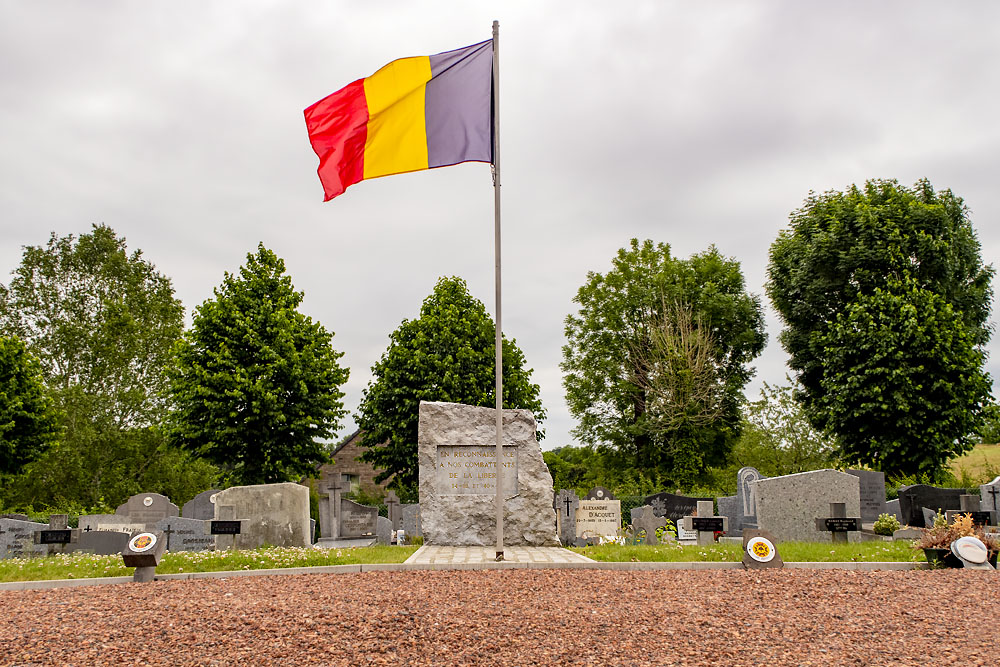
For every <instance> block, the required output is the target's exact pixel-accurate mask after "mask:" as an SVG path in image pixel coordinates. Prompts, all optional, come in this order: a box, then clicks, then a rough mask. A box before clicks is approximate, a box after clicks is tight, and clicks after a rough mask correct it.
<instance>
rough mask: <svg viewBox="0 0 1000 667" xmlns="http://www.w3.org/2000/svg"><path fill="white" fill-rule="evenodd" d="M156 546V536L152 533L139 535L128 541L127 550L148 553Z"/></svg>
mask: <svg viewBox="0 0 1000 667" xmlns="http://www.w3.org/2000/svg"><path fill="white" fill-rule="evenodd" d="M154 546H156V535H153V534H152V533H139V534H138V535H136V536H135V537H133V538H132V539H131V540H129V541H128V548H129V549H131V550H132V551H135V552H136V553H142V552H143V551H149V550H150V549H152V548H153V547H154Z"/></svg>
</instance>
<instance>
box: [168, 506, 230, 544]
mask: <svg viewBox="0 0 1000 667" xmlns="http://www.w3.org/2000/svg"><path fill="white" fill-rule="evenodd" d="M185 507H186V505H185ZM213 510H214V505H213ZM208 524H209V522H208V521H204V520H202V519H188V518H185V517H179V516H172V517H167V518H166V519H160V520H159V521H157V522H156V530H158V531H160V532H162V533H163V540H164V542H165V545H164V548H165V549H166V550H167V551H172V552H177V551H214V550H215V536H214V535H211V534H209V525H208Z"/></svg>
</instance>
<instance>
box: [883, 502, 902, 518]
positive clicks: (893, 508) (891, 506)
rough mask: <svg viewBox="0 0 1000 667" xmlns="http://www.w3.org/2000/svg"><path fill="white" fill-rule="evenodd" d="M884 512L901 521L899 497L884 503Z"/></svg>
mask: <svg viewBox="0 0 1000 667" xmlns="http://www.w3.org/2000/svg"><path fill="white" fill-rule="evenodd" d="M885 512H886V514H891V515H892V516H894V517H896V519H898V520H899V522H900V523H903V515H902V514H901V513H900V511H899V498H896V499H895V500H889V501H887V502H886V504H885Z"/></svg>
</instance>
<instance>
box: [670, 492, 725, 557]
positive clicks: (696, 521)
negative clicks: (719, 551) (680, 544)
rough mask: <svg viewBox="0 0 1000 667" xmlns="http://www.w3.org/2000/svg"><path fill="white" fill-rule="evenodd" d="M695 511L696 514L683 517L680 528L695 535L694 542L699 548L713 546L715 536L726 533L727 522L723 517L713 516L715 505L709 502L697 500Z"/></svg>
mask: <svg viewBox="0 0 1000 667" xmlns="http://www.w3.org/2000/svg"><path fill="white" fill-rule="evenodd" d="M696 511H697V514H694V515H689V516H685V517H683V518H682V519H681V526H682V527H683V528H684V530H686V531H691V532H693V533H695V540H696V541H697V542H698V544H699V545H700V546H705V545H708V544H714V543H715V534H716V533H724V532H726V528H728V523H729V520H728V519H727V518H726V517H724V516H715V503H713V502H712V501H711V500H699V501H698V506H697V509H696ZM678 535H679V534H678Z"/></svg>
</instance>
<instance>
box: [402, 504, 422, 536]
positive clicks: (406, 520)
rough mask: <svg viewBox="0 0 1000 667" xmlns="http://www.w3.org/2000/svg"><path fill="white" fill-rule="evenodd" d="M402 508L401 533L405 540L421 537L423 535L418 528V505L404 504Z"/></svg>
mask: <svg viewBox="0 0 1000 667" xmlns="http://www.w3.org/2000/svg"><path fill="white" fill-rule="evenodd" d="M402 507H403V531H404V532H405V533H406V537H407V539H409V540H412V539H413V538H415V537H422V536H423V534H424V533H423V531H422V530H421V526H420V503H404V504H403V506H402Z"/></svg>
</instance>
